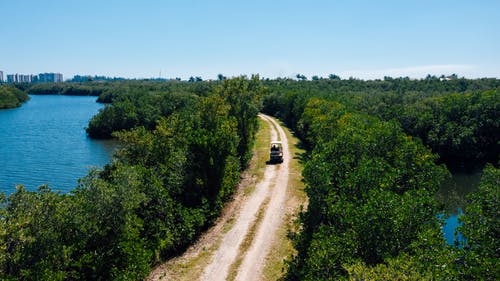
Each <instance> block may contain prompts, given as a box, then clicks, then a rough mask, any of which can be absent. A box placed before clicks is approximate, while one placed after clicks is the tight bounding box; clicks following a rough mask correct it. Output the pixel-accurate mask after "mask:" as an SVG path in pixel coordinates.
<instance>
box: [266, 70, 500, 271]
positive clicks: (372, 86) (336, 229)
mask: <svg viewBox="0 0 500 281" xmlns="http://www.w3.org/2000/svg"><path fill="white" fill-rule="evenodd" d="M333 78H336V77H333ZM265 85H266V86H267V87H268V89H269V92H270V94H269V95H267V96H265V97H264V107H263V110H264V111H265V112H267V113H268V114H272V115H275V116H279V117H280V118H282V119H283V120H284V121H285V122H287V123H288V124H289V125H290V126H291V127H292V128H293V129H294V130H295V131H296V133H297V134H298V135H299V136H300V137H301V138H302V141H303V142H304V144H306V147H307V148H308V150H309V154H308V155H307V156H306V157H305V158H304V159H305V168H304V171H303V176H304V180H305V182H306V192H307V194H308V196H309V203H308V207H307V210H306V211H304V212H303V213H302V214H301V216H300V219H299V223H300V225H301V227H302V230H301V231H300V232H299V233H293V234H291V237H292V238H293V241H294V243H295V248H296V249H297V251H298V252H297V255H296V256H295V257H293V258H292V259H291V260H289V261H288V265H289V272H288V275H287V279H288V280H347V279H350V280H464V279H465V280H477V279H480V280H496V279H498V276H499V273H498V270H496V267H495V265H497V264H498V253H497V252H498V245H497V243H496V240H495V239H496V237H498V235H499V234H498V223H497V221H498V219H497V217H496V216H495V214H496V215H498V209H497V208H495V207H496V206H497V205H498V186H500V185H499V184H498V179H495V180H493V179H492V177H493V176H491V174H492V173H493V172H492V169H493V168H487V170H486V172H485V176H484V177H485V178H486V180H484V181H485V182H488V183H489V184H487V185H488V186H490V188H486V187H483V188H482V189H481V190H483V191H480V192H479V194H477V195H474V196H473V197H472V198H473V201H474V202H475V203H473V204H472V205H471V207H469V208H468V209H467V210H466V211H465V215H464V216H463V219H462V220H463V221H464V226H463V227H462V229H461V231H462V232H463V234H464V236H465V237H466V238H467V239H470V240H468V241H469V242H468V244H466V245H465V246H464V247H463V248H462V249H460V248H456V247H453V246H448V245H446V243H445V242H444V239H443V237H442V233H441V229H440V221H439V220H438V218H437V216H436V214H438V213H439V212H440V211H439V209H438V208H437V206H436V202H435V200H434V193H435V192H436V190H437V189H438V187H439V186H440V184H441V182H442V181H443V180H444V179H445V178H446V177H447V176H448V172H447V170H446V168H445V167H444V166H440V165H437V164H436V162H437V161H441V162H443V163H446V164H447V165H448V166H449V167H452V168H454V167H457V166H458V167H463V166H465V167H475V166H479V167H480V166H481V165H483V164H484V163H485V162H488V161H490V162H497V161H498V157H499V143H500V142H499V141H500V140H499V139H498V138H499V135H498V133H497V132H498V131H499V127H498V126H499V123H498V120H500V116H499V115H498V114H499V112H500V108H499V106H500V104H499V101H500V98H499V96H498V95H499V91H498V89H497V88H498V86H499V85H500V82H499V80H497V79H477V80H466V79H457V78H456V77H454V79H452V80H449V81H448V80H446V81H440V79H438V78H435V77H428V78H427V79H424V80H410V79H406V78H396V79H393V78H390V77H387V78H386V79H384V81H380V80H375V81H361V80H355V79H349V80H339V79H329V80H326V79H313V81H293V80H290V79H277V80H272V81H266V82H265ZM365 114H369V115H370V116H372V117H370V116H367V115H365ZM382 120H385V121H382ZM406 134H410V135H411V136H408V135H406ZM424 145H425V146H428V147H430V148H431V149H432V150H433V152H435V153H437V154H438V155H435V154H432V153H430V151H428V150H427V148H426V147H425V146H424ZM438 157H439V159H438ZM485 185H486V184H485ZM485 190H488V191H485ZM469 236H470V238H469Z"/></svg>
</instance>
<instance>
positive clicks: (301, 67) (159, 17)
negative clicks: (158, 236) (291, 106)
mask: <svg viewBox="0 0 500 281" xmlns="http://www.w3.org/2000/svg"><path fill="white" fill-rule="evenodd" d="M499 11H500V1H499V0H474V1H472V0H454V1H450V0H434V1H430V0H414V1H411V0H407V1H403V0H399V1H397V0H391V1H389V0H387V1H384V0H379V1H377V0H372V1H369V0H365V1H362V0H351V1H348V0H345V1H335V0H330V1H326V0H324V1H321V0H309V1H295V0H288V1H285V0H277V1H273V0H268V1H264V0H253V1H239V0H233V1H229V0H228V1H222V0H216V1H210V0H205V1H202V0H183V1H181V0H179V1H168V0H165V1H159V0H158V1H154V0H142V1H139V0H137V1H127V0H99V1H98V0H87V1H70V0H65V1H63V0H44V1H40V0H24V1H11V0H0V25H1V27H0V28H1V33H0V38H1V41H0V70H3V71H4V75H5V74H6V73H34V74H37V73H40V72H61V73H63V74H64V75H65V77H66V78H68V77H72V76H73V75H74V74H92V75H94V74H98V75H106V76H120V77H128V78H151V77H158V76H159V75H160V71H161V77H163V78H173V77H181V78H183V79H186V78H188V77H189V76H202V77H203V78H204V79H211V78H215V77H216V76H217V74H218V73H222V74H224V75H226V76H235V75H240V74H247V75H249V74H253V73H259V74H260V75H261V76H263V77H270V78H273V77H278V76H279V77H290V76H295V74H297V73H301V74H305V75H306V76H308V77H310V76H312V75H319V76H327V75H328V74H330V73H335V74H338V75H340V76H341V77H342V78H348V77H350V76H353V77H357V78H362V79H374V78H382V77H383V76H384V75H388V76H393V77H396V76H410V77H417V78H418V77H424V76H425V75H426V74H427V73H430V74H435V75H440V74H452V73H457V74H458V75H459V76H465V77H469V78H475V77H499V78H500V16H499V14H498V13H499Z"/></svg>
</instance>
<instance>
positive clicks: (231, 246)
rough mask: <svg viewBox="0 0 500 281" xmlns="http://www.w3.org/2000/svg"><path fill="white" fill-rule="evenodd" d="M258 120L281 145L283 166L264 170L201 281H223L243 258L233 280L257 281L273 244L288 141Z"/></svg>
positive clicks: (274, 126) (285, 176)
mask: <svg viewBox="0 0 500 281" xmlns="http://www.w3.org/2000/svg"><path fill="white" fill-rule="evenodd" d="M259 117H260V118H262V119H264V120H265V121H267V122H270V123H271V125H272V126H270V127H271V140H278V139H280V140H281V141H282V142H283V151H284V153H283V154H284V159H283V163H282V164H280V165H267V166H266V171H265V174H264V179H263V180H262V181H261V182H259V183H258V184H257V186H256V189H255V191H254V192H253V193H252V195H251V196H250V198H248V200H247V201H246V202H244V203H243V205H242V207H241V209H240V212H239V214H238V215H237V217H236V223H235V225H234V226H233V228H231V230H230V231H228V232H227V233H226V234H225V236H224V237H223V238H222V243H221V245H220V247H219V248H218V249H217V250H216V252H215V254H214V256H213V259H212V261H211V263H210V264H209V265H208V266H207V267H206V268H205V270H204V272H203V275H202V277H201V280H207V281H208V280H226V279H227V276H228V273H229V268H230V267H231V265H232V264H233V263H235V262H236V260H237V259H238V257H239V255H244V258H243V261H242V263H241V265H240V267H239V268H238V273H237V276H236V280H258V279H260V274H261V272H262V268H263V266H264V260H265V257H266V255H267V253H268V252H269V246H270V245H271V242H272V241H273V237H274V235H273V234H274V232H275V231H276V229H277V228H278V227H279V224H280V223H281V222H282V214H283V213H284V201H285V196H286V187H287V183H288V173H289V169H288V163H289V162H290V159H291V156H290V151H289V149H288V139H287V137H286V135H285V132H284V131H283V129H282V128H281V126H280V125H279V124H278V123H277V122H276V121H274V119H272V118H269V117H268V116H266V115H262V114H260V115H259ZM267 198H269V203H268V204H266V206H265V207H266V210H265V212H264V217H263V219H262V221H261V223H260V224H259V225H258V226H257V230H256V232H255V236H254V238H253V240H252V244H251V246H250V248H249V249H248V252H247V253H239V248H240V245H241V243H242V242H243V240H244V239H245V237H246V236H247V234H248V232H249V229H250V227H251V226H252V223H254V221H255V219H256V216H257V213H258V212H259V209H260V208H261V206H262V204H263V202H264V201H265V200H266V199H267Z"/></svg>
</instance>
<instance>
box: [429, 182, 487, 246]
mask: <svg viewBox="0 0 500 281" xmlns="http://www.w3.org/2000/svg"><path fill="white" fill-rule="evenodd" d="M480 178H481V173H480V172H475V173H465V172H454V173H453V174H452V177H451V178H450V179H448V180H447V181H446V182H445V183H444V184H443V185H442V186H441V188H440V189H439V191H438V192H437V193H436V199H437V201H438V202H440V203H441V204H443V205H444V208H445V214H441V215H440V217H442V216H443V215H444V217H445V224H444V225H443V228H442V231H443V236H444V238H445V239H446V242H447V243H448V244H450V245H454V244H455V240H457V241H459V242H460V241H463V240H464V237H463V236H462V235H461V234H460V233H455V230H456V228H457V227H458V226H459V225H460V222H459V221H458V216H459V215H461V214H462V212H463V210H464V209H465V207H466V206H467V195H468V194H469V193H471V192H473V191H475V190H476V189H477V187H478V185H479V181H480Z"/></svg>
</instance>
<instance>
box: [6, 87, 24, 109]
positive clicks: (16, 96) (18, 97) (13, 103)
mask: <svg viewBox="0 0 500 281" xmlns="http://www.w3.org/2000/svg"><path fill="white" fill-rule="evenodd" d="M27 100H29V96H28V95H27V94H26V93H25V92H23V91H21V90H19V89H18V88H16V87H13V86H7V85H0V109H5V108H14V107H19V106H21V103H23V102H25V101H27Z"/></svg>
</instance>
